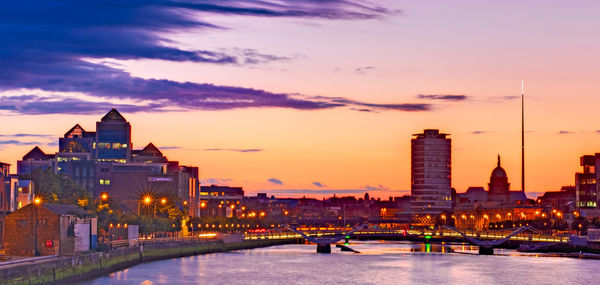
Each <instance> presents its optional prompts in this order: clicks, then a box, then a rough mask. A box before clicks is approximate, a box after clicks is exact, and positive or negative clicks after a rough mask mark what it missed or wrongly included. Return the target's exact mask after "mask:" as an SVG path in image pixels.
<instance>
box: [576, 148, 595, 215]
mask: <svg viewBox="0 0 600 285" xmlns="http://www.w3.org/2000/svg"><path fill="white" fill-rule="evenodd" d="M580 165H581V167H582V172H579V173H576V174H575V199H576V207H577V209H578V210H579V211H581V213H582V214H583V215H585V214H586V212H589V213H597V212H598V209H599V208H598V205H599V204H600V201H599V195H598V194H599V193H598V178H599V177H600V173H599V169H598V167H599V166H600V153H596V154H594V155H584V156H582V157H581V158H580ZM597 214H598V213H597Z"/></svg>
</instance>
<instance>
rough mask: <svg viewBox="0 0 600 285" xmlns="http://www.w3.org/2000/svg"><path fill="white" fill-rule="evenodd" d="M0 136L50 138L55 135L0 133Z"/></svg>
mask: <svg viewBox="0 0 600 285" xmlns="http://www.w3.org/2000/svg"><path fill="white" fill-rule="evenodd" d="M0 137H8V138H24V137H32V138H51V137H55V135H46V134H0Z"/></svg>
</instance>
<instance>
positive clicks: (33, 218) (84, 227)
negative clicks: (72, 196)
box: [4, 203, 97, 256]
mask: <svg viewBox="0 0 600 285" xmlns="http://www.w3.org/2000/svg"><path fill="white" fill-rule="evenodd" d="M84 215H85V211H83V209H81V208H79V207H77V206H72V205H63V204H51V203H31V204H29V205H27V206H25V207H23V208H21V209H19V210H17V211H15V212H14V213H11V214H9V215H7V216H6V217H5V219H4V250H5V251H6V254H7V255H13V256H33V255H64V254H73V253H76V252H84V251H88V250H90V249H94V245H95V244H96V227H97V222H96V218H81V217H83V216H84Z"/></svg>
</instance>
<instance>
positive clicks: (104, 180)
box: [100, 179, 110, 185]
mask: <svg viewBox="0 0 600 285" xmlns="http://www.w3.org/2000/svg"><path fill="white" fill-rule="evenodd" d="M100 185H110V180H109V179H100Z"/></svg>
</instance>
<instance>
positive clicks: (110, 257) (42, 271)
mask: <svg viewBox="0 0 600 285" xmlns="http://www.w3.org/2000/svg"><path fill="white" fill-rule="evenodd" d="M296 242H298V241H297V240H296V239H294V240H252V241H242V242H234V243H223V242H222V241H214V242H161V243H145V244H141V245H140V246H139V247H129V248H121V249H114V250H111V251H109V252H92V253H87V254H81V255H75V256H62V257H56V258H51V259H46V260H40V261H33V262H24V263H18V264H13V265H5V266H0V284H11V285H12V284H15V285H16V284H68V283H73V282H78V281H82V280H86V279H92V278H96V277H99V276H102V275H106V274H109V273H112V272H115V271H118V270H122V269H125V268H128V267H131V266H134V265H137V264H139V263H142V262H148V261H154V260H160V259H168V258H178V257H185V256H192V255H198V254H208V253H216V252H226V251H232V250H240V249H252V248H259V247H267V246H273V245H280V244H290V243H296Z"/></svg>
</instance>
